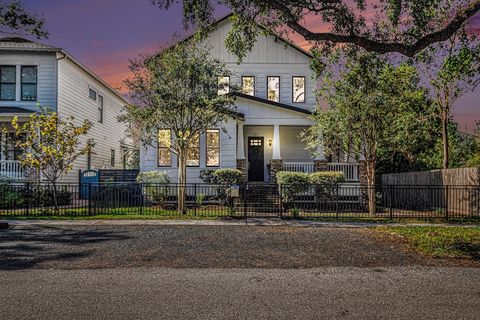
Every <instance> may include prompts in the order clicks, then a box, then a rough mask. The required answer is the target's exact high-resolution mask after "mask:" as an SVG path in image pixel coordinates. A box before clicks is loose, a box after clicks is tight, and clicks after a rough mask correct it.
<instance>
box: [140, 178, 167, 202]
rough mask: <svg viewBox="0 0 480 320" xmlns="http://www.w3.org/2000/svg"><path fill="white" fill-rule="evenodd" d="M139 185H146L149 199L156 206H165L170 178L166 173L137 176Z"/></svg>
mask: <svg viewBox="0 0 480 320" xmlns="http://www.w3.org/2000/svg"><path fill="white" fill-rule="evenodd" d="M137 181H138V182H139V183H145V184H146V185H145V194H146V195H147V199H148V200H149V201H151V202H153V203H155V204H164V203H165V202H166V201H167V198H168V189H169V186H168V184H169V183H170V177H169V176H168V175H167V173H166V172H165V171H150V172H142V173H140V174H139V175H138V176H137Z"/></svg>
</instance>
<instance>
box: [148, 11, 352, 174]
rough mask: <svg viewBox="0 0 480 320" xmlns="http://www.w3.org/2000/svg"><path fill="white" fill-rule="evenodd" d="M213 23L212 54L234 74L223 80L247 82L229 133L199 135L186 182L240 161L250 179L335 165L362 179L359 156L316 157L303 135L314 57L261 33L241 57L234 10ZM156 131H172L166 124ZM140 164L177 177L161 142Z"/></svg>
mask: <svg viewBox="0 0 480 320" xmlns="http://www.w3.org/2000/svg"><path fill="white" fill-rule="evenodd" d="M215 26H216V28H214V30H213V31H212V32H211V33H210V35H209V37H208V39H207V40H206V44H207V45H208V47H210V48H211V55H212V56H213V57H216V58H218V59H220V60H222V61H223V62H225V63H226V65H227V68H228V69H229V70H230V71H231V72H232V73H233V74H234V75H233V76H232V77H231V78H230V79H228V78H227V77H223V78H220V79H219V82H224V83H225V84H226V83H229V84H232V85H235V86H237V87H240V88H242V92H243V93H240V94H237V98H236V103H235V104H236V111H237V112H238V113H239V114H240V116H239V117H237V118H236V119H231V120H230V121H228V123H226V124H225V129H226V132H224V131H223V130H219V128H212V129H211V130H208V131H207V132H206V133H205V134H203V135H201V136H200V138H199V143H198V146H197V148H195V150H193V152H191V158H190V159H189V162H190V166H189V167H188V168H187V182H190V183H195V182H201V180H200V178H199V175H200V171H201V170H203V169H216V168H238V169H240V170H242V171H244V172H245V175H246V177H247V178H248V181H270V180H271V177H272V176H273V175H274V174H275V172H277V171H278V170H288V171H302V172H311V171H316V170H332V171H333V170H335V171H344V172H345V176H346V178H347V181H349V182H358V179H359V178H358V164H357V163H355V162H354V163H346V162H340V161H341V158H343V157H340V156H337V157H331V156H330V157H328V158H329V159H328V161H327V159H326V157H325V155H324V153H323V150H322V149H321V148H320V149H319V150H318V151H319V152H318V155H317V157H316V158H314V157H312V155H311V154H310V153H309V152H308V151H307V150H306V149H305V143H304V142H303V141H302V139H301V138H300V134H301V132H302V131H303V130H304V129H306V128H308V127H309V126H311V125H312V122H311V120H310V119H309V116H310V115H311V112H312V111H313V110H314V109H315V106H316V98H315V95H314V91H315V89H316V87H317V81H316V79H315V77H314V73H313V72H312V70H311V69H310V59H311V58H312V56H311V55H310V54H309V53H308V52H306V51H305V50H303V49H301V48H299V47H297V46H295V45H293V44H291V43H290V42H288V41H286V40H284V39H281V38H278V37H277V38H275V37H273V36H259V39H258V41H257V43H256V44H255V46H254V47H253V49H252V51H251V52H250V53H249V54H248V55H247V56H246V57H245V59H243V62H242V63H240V64H237V58H236V57H235V56H234V55H232V54H230V53H229V52H228V51H227V49H226V47H225V45H224V43H225V38H226V36H227V33H228V31H229V30H230V28H231V22H230V19H229V16H226V17H225V18H222V19H220V20H219V21H217V22H216V24H215ZM184 41H188V38H187V39H186V40H184ZM222 87H223V86H222ZM159 134H164V135H165V134H166V135H168V134H170V133H169V130H162V131H161V132H159ZM161 140H163V141H164V139H161ZM140 170H141V171H153V170H163V171H166V172H168V174H169V176H170V177H171V179H172V181H175V180H176V179H177V159H176V156H175V155H174V154H172V153H171V152H170V151H169V150H168V149H167V148H165V146H162V145H159V146H158V148H155V147H151V146H144V147H142V151H141V153H140Z"/></svg>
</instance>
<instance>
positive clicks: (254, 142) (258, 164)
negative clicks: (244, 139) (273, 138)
mask: <svg viewBox="0 0 480 320" xmlns="http://www.w3.org/2000/svg"><path fill="white" fill-rule="evenodd" d="M263 160H264V155H263V137H248V181H263V180H264V161H263Z"/></svg>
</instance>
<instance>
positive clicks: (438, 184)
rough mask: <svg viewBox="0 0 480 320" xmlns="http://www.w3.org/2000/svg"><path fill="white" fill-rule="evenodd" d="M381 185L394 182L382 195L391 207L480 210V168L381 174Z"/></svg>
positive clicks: (457, 212)
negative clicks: (391, 187)
mask: <svg viewBox="0 0 480 320" xmlns="http://www.w3.org/2000/svg"><path fill="white" fill-rule="evenodd" d="M382 185H383V186H395V188H393V189H392V190H391V191H390V192H387V193H385V195H384V197H385V198H384V201H386V203H392V206H393V207H396V206H397V205H398V204H401V205H402V206H403V207H408V208H410V209H412V210H419V209H421V208H425V207H431V208H435V207H437V208H438V210H439V211H440V210H441V211H445V210H446V211H447V213H451V214H463V213H466V212H479V211H480V188H479V187H480V168H457V169H442V170H430V171H418V172H404V173H392V174H384V175H382ZM460 190H461V191H460Z"/></svg>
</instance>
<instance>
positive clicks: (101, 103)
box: [97, 94, 105, 123]
mask: <svg viewBox="0 0 480 320" xmlns="http://www.w3.org/2000/svg"><path fill="white" fill-rule="evenodd" d="M97 98H98V99H97V100H98V106H97V111H99V114H98V119H97V120H98V123H103V110H104V109H103V106H104V102H105V98H104V97H103V96H102V95H101V94H97Z"/></svg>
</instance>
